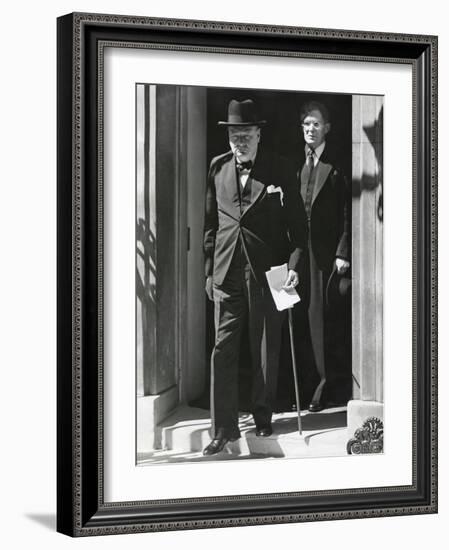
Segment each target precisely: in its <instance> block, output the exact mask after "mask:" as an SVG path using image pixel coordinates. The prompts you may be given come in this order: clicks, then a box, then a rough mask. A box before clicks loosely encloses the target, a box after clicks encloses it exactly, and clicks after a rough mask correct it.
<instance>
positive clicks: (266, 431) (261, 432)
mask: <svg viewBox="0 0 449 550" xmlns="http://www.w3.org/2000/svg"><path fill="white" fill-rule="evenodd" d="M272 433H273V428H272V427H271V426H263V427H261V428H257V429H256V435H257V437H270V435H271V434H272Z"/></svg>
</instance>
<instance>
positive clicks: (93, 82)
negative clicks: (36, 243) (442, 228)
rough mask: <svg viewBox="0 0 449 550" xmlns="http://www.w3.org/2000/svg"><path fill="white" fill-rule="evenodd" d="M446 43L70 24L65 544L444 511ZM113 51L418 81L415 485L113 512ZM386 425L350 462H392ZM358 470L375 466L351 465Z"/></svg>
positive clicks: (62, 151)
mask: <svg viewBox="0 0 449 550" xmlns="http://www.w3.org/2000/svg"><path fill="white" fill-rule="evenodd" d="M437 44H438V41H437V37H435V36H423V35H403V34H383V33H374V32H362V31H346V30H331V29H312V28H297V27H279V26H268V25H249V24H240V23H221V22H210V21H193V20H192V21H188V20H174V19H156V18H149V17H133V16H114V15H101V14H84V13H75V14H69V15H66V16H63V17H60V18H59V19H58V67H57V70H58V105H57V108H58V203H57V208H58V388H57V389H58V509H57V529H58V531H59V532H62V533H65V534H67V535H70V536H90V535H103V534H119V533H134V532H146V531H163V530H180V529H200V528H211V527H226V526H239V525H261V524H269V523H286V522H302V521H316V520H330V519H343V518H364V517H376V516H393V515H404V514H422V513H436V512H437ZM107 47H112V48H114V47H116V48H123V49H130V48H131V49H134V50H144V49H155V50H158V51H173V52H184V53H186V52H205V53H213V54H220V55H222V56H232V55H235V54H236V55H246V56H253V58H254V59H265V58H269V59H270V60H272V61H273V60H274V61H276V60H281V59H285V58H288V59H290V58H298V59H306V60H312V61H313V60H316V61H317V62H318V60H332V61H341V62H344V63H364V64H365V63H366V64H371V63H372V64H381V65H382V64H386V65H388V64H392V65H393V64H398V65H403V66H407V67H409V68H411V71H412V85H411V95H412V101H411V104H412V112H411V113H410V116H411V118H412V141H413V143H412V158H410V165H411V166H410V168H411V174H412V190H411V192H412V198H413V201H412V202H413V204H412V205H411V218H412V219H411V220H410V222H411V227H412V239H413V243H412V249H413V250H412V259H411V265H410V266H409V270H410V271H411V281H412V296H411V302H412V303H411V304H410V306H411V311H412V317H413V318H412V319H410V324H411V334H412V341H411V342H410V356H411V358H412V360H411V363H412V364H411V365H409V368H410V372H411V394H410V395H409V398H410V401H411V402H412V407H411V426H412V429H411V442H412V444H411V447H412V449H411V451H410V454H411V457H412V460H411V466H410V470H411V483H410V484H406V485H404V484H396V485H395V484H391V483H390V484H388V485H385V486H382V485H379V484H378V485H373V486H363V487H356V488H354V487H351V488H341V487H340V488H338V489H333V488H331V487H328V488H325V489H319V490H317V489H315V490H302V491H298V490H294V491H291V492H286V491H274V492H273V491H270V492H264V491H263V489H261V490H260V492H256V493H253V492H252V493H246V494H245V493H242V494H240V493H233V494H227V495H225V494H221V495H220V494H214V493H213V492H207V488H204V490H203V494H202V496H196V497H190V496H187V495H186V494H183V490H182V487H181V488H179V491H178V492H179V497H176V498H174V497H173V498H155V497H154V496H153V494H152V490H151V488H149V489H148V496H147V498H145V499H142V500H136V499H134V498H132V499H125V500H120V501H108V500H106V499H105V470H104V461H105V455H106V454H107V453H108V452H109V451H108V447H107V445H105V423H107V422H108V418H105V409H104V398H105V384H104V380H105V378H104V375H105V370H104V369H105V362H104V330H103V329H104V310H105V299H106V297H105V293H104V280H105V277H107V274H106V273H105V271H104V239H105V235H104V231H106V228H105V226H104V224H103V221H104V208H105V204H104V157H103V154H104V114H105V113H104V109H103V107H104V90H105V81H104V53H105V48H107ZM129 368H130V369H131V370H133V369H134V365H129ZM407 368H408V367H407ZM379 422H380V421H379V419H377V418H376V419H373V418H367V419H365V423H364V424H363V426H362V425H360V429H359V430H357V431H355V433H354V432H353V434H351V435H352V437H348V447H347V448H348V453H353V454H363V453H365V452H373V453H376V452H378V451H379V449H381V448H382V447H379V446H380V445H383V439H382V438H383V432H382V425H381V423H379ZM129 430H130V431H131V430H132V427H129ZM386 452H388V448H387V449H386ZM353 458H355V459H356V460H357V458H360V459H363V458H364V457H347V458H346V460H347V459H350V460H351V459H353ZM171 467H176V466H174V465H172V466H171ZM198 467H204V466H198ZM149 468H150V467H149Z"/></svg>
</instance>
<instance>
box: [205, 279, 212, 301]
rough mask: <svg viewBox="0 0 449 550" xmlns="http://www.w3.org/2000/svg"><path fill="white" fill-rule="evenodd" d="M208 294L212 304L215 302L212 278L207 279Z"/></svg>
mask: <svg viewBox="0 0 449 550" xmlns="http://www.w3.org/2000/svg"><path fill="white" fill-rule="evenodd" d="M206 294H207V297H208V298H209V300H210V301H211V302H213V301H214V289H213V286H212V277H211V276H210V275H209V277H206Z"/></svg>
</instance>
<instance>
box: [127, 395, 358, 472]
mask: <svg viewBox="0 0 449 550" xmlns="http://www.w3.org/2000/svg"><path fill="white" fill-rule="evenodd" d="M301 419H302V427H303V433H302V435H299V433H298V420H297V414H296V412H288V413H278V414H274V415H273V430H274V433H273V435H271V436H270V437H266V438H262V437H257V436H256V433H255V431H256V430H255V425H254V422H253V419H252V416H251V415H250V414H241V415H240V421H239V425H240V431H241V438H240V439H239V440H237V441H234V442H229V443H228V444H227V445H226V447H225V449H224V450H223V451H222V452H221V453H219V455H216V457H213V458H214V459H221V460H223V459H231V458H250V457H251V458H268V457H273V458H275V457H292V458H293V457H311V456H313V457H320V456H321V457H325V456H344V455H346V443H347V441H348V437H347V429H346V407H336V408H332V409H326V410H324V411H321V412H320V413H309V412H308V411H303V412H302V413H301ZM210 428H211V425H210V417H209V411H205V410H203V409H196V408H193V407H187V406H180V407H178V408H177V410H176V411H175V412H174V413H173V414H172V415H170V416H169V417H168V418H166V419H165V420H164V421H163V422H161V423H160V424H159V426H158V427H157V429H158V430H159V434H158V436H157V440H158V441H161V443H162V444H161V447H162V448H161V449H160V450H159V449H155V450H154V452H149V453H148V452H147V453H140V454H139V456H138V463H139V464H144V463H151V462H163V461H164V457H165V458H166V459H167V461H169V462H176V457H178V459H179V460H180V461H184V460H190V459H199V458H200V457H201V453H202V450H203V449H204V447H205V446H206V445H207V444H208V443H209V442H210V439H211V434H210ZM206 458H209V457H203V459H206Z"/></svg>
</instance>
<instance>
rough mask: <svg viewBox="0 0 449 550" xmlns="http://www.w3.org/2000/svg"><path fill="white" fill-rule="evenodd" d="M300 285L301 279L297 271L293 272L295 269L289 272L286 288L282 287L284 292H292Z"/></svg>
mask: <svg viewBox="0 0 449 550" xmlns="http://www.w3.org/2000/svg"><path fill="white" fill-rule="evenodd" d="M298 283H299V277H298V274H297V273H296V271H293V269H289V270H288V276H287V280H286V281H285V283H284V286H283V287H282V288H283V289H284V290H291V289H292V288H295V286H296V285H297V284H298Z"/></svg>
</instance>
